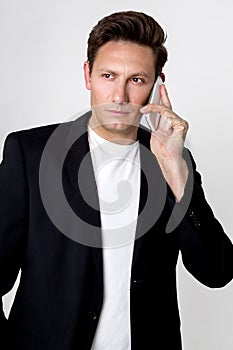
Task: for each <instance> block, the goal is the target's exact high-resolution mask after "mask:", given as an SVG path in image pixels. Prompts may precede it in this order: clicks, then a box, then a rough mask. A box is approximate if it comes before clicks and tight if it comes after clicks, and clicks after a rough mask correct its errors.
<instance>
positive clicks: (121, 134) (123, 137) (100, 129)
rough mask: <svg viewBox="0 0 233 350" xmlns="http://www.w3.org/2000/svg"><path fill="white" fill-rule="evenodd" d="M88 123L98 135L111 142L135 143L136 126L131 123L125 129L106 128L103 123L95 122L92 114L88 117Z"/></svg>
mask: <svg viewBox="0 0 233 350" xmlns="http://www.w3.org/2000/svg"><path fill="white" fill-rule="evenodd" d="M88 124H89V126H90V127H91V129H92V130H94V131H95V132H96V133H97V134H98V135H99V136H100V137H102V138H104V139H105V140H107V141H110V142H113V143H117V144H122V145H130V144H133V143H135V141H136V139H137V130H138V127H137V126H134V125H131V126H130V127H129V128H127V129H125V130H120V131H119V130H116V129H113V128H112V129H111V128H106V127H104V126H103V125H99V124H97V123H95V121H94V118H93V116H92V117H91V118H90V119H89V123H88Z"/></svg>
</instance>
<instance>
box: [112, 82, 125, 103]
mask: <svg viewBox="0 0 233 350" xmlns="http://www.w3.org/2000/svg"><path fill="white" fill-rule="evenodd" d="M112 102H114V103H120V104H124V103H128V102H129V96H128V92H127V84H126V83H124V82H118V83H117V84H116V85H115V87H114V90H113V94H112Z"/></svg>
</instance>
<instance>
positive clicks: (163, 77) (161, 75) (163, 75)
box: [160, 73, 165, 83]
mask: <svg viewBox="0 0 233 350" xmlns="http://www.w3.org/2000/svg"><path fill="white" fill-rule="evenodd" d="M160 77H161V79H162V82H163V83H164V82H165V74H164V73H161V74H160Z"/></svg>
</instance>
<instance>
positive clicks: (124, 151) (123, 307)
mask: <svg viewBox="0 0 233 350" xmlns="http://www.w3.org/2000/svg"><path fill="white" fill-rule="evenodd" d="M88 135H89V144H90V150H91V156H92V162H93V167H94V172H95V178H96V184H97V190H98V196H99V202H100V216H101V226H102V239H103V268H104V301H103V308H102V311H101V315H100V320H99V323H98V326H97V331H96V334H95V338H94V341H93V345H92V350H130V349H131V333H130V277H131V263H132V255H133V245H134V238H135V231H136V224H137V217H138V205H139V193H140V174H141V172H140V155H139V143H138V141H137V142H135V143H133V144H130V145H122V144H117V143H113V142H109V141H106V140H105V139H103V138H102V137H100V136H99V135H98V134H96V133H95V132H94V131H93V130H92V129H91V128H89V130H88Z"/></svg>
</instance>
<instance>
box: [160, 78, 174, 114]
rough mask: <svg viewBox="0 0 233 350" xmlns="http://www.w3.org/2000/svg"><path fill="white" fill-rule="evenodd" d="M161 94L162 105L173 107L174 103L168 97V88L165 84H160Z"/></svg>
mask: <svg viewBox="0 0 233 350" xmlns="http://www.w3.org/2000/svg"><path fill="white" fill-rule="evenodd" d="M160 95H161V103H162V106H164V107H166V108H168V109H172V105H171V102H170V100H169V97H168V93H167V89H166V87H165V85H164V84H163V85H161V86H160Z"/></svg>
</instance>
